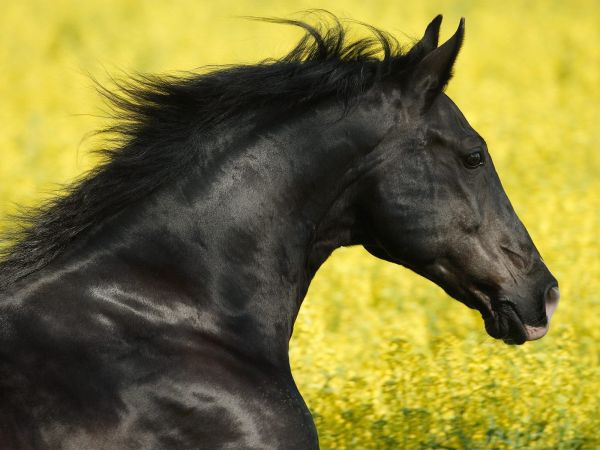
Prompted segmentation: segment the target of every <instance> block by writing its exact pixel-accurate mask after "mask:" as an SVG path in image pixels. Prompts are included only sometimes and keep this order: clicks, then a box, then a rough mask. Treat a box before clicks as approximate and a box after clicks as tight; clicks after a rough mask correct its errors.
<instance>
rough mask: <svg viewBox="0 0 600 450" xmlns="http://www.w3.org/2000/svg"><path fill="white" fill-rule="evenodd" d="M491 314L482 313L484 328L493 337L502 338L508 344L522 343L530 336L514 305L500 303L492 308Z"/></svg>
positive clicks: (487, 312)
mask: <svg viewBox="0 0 600 450" xmlns="http://www.w3.org/2000/svg"><path fill="white" fill-rule="evenodd" d="M490 311H491V314H490V313H489V311H486V313H485V314H483V313H482V316H483V320H484V323H485V329H486V331H487V332H488V334H489V335H490V336H491V337H493V338H495V339H502V340H503V341H504V343H506V344H509V345H522V344H524V343H525V342H526V341H528V340H532V339H531V338H530V333H529V331H528V330H527V328H526V327H525V325H524V324H523V321H522V320H521V318H520V317H519V315H518V314H517V312H516V311H515V309H514V307H512V306H511V305H510V304H507V303H501V304H500V306H499V307H497V308H492V309H491V310H490Z"/></svg>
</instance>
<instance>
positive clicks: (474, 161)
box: [465, 150, 483, 169]
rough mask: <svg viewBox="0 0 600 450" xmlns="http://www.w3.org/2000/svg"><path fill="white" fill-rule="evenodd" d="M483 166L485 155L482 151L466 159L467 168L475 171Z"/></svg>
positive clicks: (470, 154)
mask: <svg viewBox="0 0 600 450" xmlns="http://www.w3.org/2000/svg"><path fill="white" fill-rule="evenodd" d="M481 165H483V153H482V152H481V151H480V150H478V151H476V152H473V153H469V154H468V155H467V156H466V157H465V166H467V167H468V168H469V169H474V168H475V167H479V166H481Z"/></svg>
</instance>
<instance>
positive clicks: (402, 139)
mask: <svg viewBox="0 0 600 450" xmlns="http://www.w3.org/2000/svg"><path fill="white" fill-rule="evenodd" d="M440 21H441V17H438V18H436V19H435V20H434V21H433V22H432V24H430V26H429V27H428V29H427V31H426V34H425V36H424V38H423V40H422V41H420V42H419V43H418V44H417V45H416V46H415V48H414V49H413V50H411V52H412V56H410V57H405V59H404V63H403V65H402V66H401V67H400V70H399V72H398V73H397V74H396V73H395V72H394V67H393V64H390V65H389V66H386V67H387V68H388V69H389V70H388V72H387V73H385V71H383V73H377V74H376V76H375V75H374V76H373V77H372V79H371V80H370V82H369V83H368V84H365V86H363V87H364V89H363V88H361V89H359V90H358V91H357V92H354V93H353V94H352V96H351V98H350V100H351V103H352V104H351V105H348V102H339V101H338V99H337V98H335V96H331V95H322V96H321V98H319V99H318V101H312V100H311V101H298V102H296V104H295V106H294V107H293V108H290V109H284V110H282V109H280V110H279V111H280V112H281V111H283V112H282V113H281V114H266V115H263V116H258V117H257V115H256V114H255V112H254V111H252V110H249V111H241V112H239V114H238V115H237V116H236V120H235V125H236V126H232V125H233V123H232V122H231V120H230V121H225V122H223V124H212V125H211V128H210V130H211V132H210V133H209V134H207V133H206V132H205V131H204V132H200V131H197V130H196V131H195V129H193V127H192V129H193V130H192V131H191V132H190V134H189V135H187V138H186V139H185V140H184V141H185V142H184V143H179V142H178V143H177V145H180V148H179V149H178V151H180V152H181V155H182V158H184V157H185V156H184V155H186V154H189V153H190V152H196V153H197V152H201V151H202V152H208V153H206V154H209V155H210V157H208V156H207V157H206V158H205V159H203V160H201V161H198V160H196V162H195V163H194V164H189V165H187V166H186V167H185V170H179V171H178V172H177V175H176V176H173V177H170V178H168V179H165V180H164V182H162V183H157V185H156V188H155V189H154V188H153V189H149V190H148V192H147V193H146V195H139V193H136V192H133V190H132V191H131V192H132V194H131V198H134V199H135V201H131V202H130V203H129V204H127V206H126V207H119V208H118V211H115V212H111V214H106V215H105V216H102V214H100V215H99V216H100V217H102V219H101V220H98V221H97V223H94V224H93V225H89V224H88V225H86V226H79V228H78V227H76V226H74V225H73V227H72V228H73V229H75V230H77V232H73V233H72V234H73V236H72V237H68V239H67V238H65V234H64V232H63V231H61V232H60V235H57V238H56V239H57V241H60V242H63V241H64V242H67V243H68V245H67V244H65V245H62V244H61V246H60V250H56V251H54V250H55V247H52V246H51V243H49V244H48V247H47V248H46V251H45V252H40V253H39V255H40V256H39V258H38V261H40V262H39V263H36V261H35V259H36V258H32V257H31V255H37V253H35V252H36V251H39V249H38V247H39V244H35V245H34V244H33V243H36V242H38V241H36V240H35V236H33V234H32V235H30V236H25V237H24V238H23V242H25V243H26V244H27V243H29V244H28V245H30V249H29V250H27V251H29V252H30V253H27V251H24V250H23V248H28V247H26V246H22V248H21V249H20V248H19V247H15V249H14V250H13V253H12V256H10V255H9V257H8V258H7V259H6V261H5V263H4V266H0V270H3V271H4V272H1V271H0V274H2V273H3V275H2V276H3V277H4V284H3V287H2V290H1V291H0V399H1V400H0V446H1V447H2V448H7V449H8V448H10V449H73V450H80V449H119V450H122V449H157V450H158V449H197V448H202V449H225V448H229V449H286V450H293V449H298V450H308V449H315V448H317V447H318V440H317V432H316V430H315V426H314V423H313V421H312V418H311V415H310V412H309V410H308V408H307V407H306V405H305V403H304V401H303V399H302V397H301V396H300V394H299V392H298V389H297V388H296V385H295V383H294V380H293V378H292V374H291V371H290V365H289V359H288V342H289V339H290V336H291V334H292V330H293V325H294V320H295V318H296V315H297V314H298V311H299V308H300V305H301V303H302V300H303V298H304V296H305V294H306V291H307V289H308V286H309V283H310V281H311V279H312V278H313V276H314V274H315V272H316V271H317V269H318V268H319V266H320V265H321V264H322V263H323V262H324V261H325V260H326V258H327V257H328V256H329V255H330V253H331V252H332V251H333V250H334V249H335V248H337V247H340V246H347V245H364V246H365V248H367V250H369V251H370V252H371V253H373V254H374V255H375V256H378V257H381V258H383V259H386V260H389V261H392V262H395V263H399V264H402V265H405V266H407V267H409V268H411V269H413V270H415V271H416V272H418V273H420V274H422V275H424V276H426V277H428V278H430V279H432V280H433V281H434V282H436V283H438V284H439V285H440V286H442V287H443V288H444V289H446V291H447V292H448V293H449V294H450V295H452V296H454V297H456V298H458V299H459V300H460V301H462V302H464V303H466V304H467V305H468V306H471V307H474V308H478V309H479V310H480V311H481V312H482V315H483V317H484V319H485V322H486V327H487V329H488V331H489V332H490V334H492V335H493V336H495V337H498V338H503V339H505V340H506V341H508V342H513V343H523V342H524V341H525V340H527V339H528V338H536V337H538V336H537V335H535V333H536V332H537V333H538V334H539V333H540V332H539V330H540V329H542V328H543V329H544V330H545V329H546V328H547V315H548V316H549V315H551V309H552V308H550V310H549V309H548V303H552V302H554V303H555V301H557V294H558V291H557V289H555V286H556V281H555V280H554V278H553V277H552V276H551V275H550V273H549V272H548V270H547V269H546V267H545V265H544V264H543V262H542V261H541V258H540V256H539V254H538V252H537V250H536V249H535V247H534V246H533V243H532V242H531V239H530V238H529V236H528V234H527V232H526V230H525V228H524V227H523V225H522V224H521V222H520V221H519V220H518V218H517V217H516V215H515V213H514V211H513V209H512V207H511V205H510V202H509V201H508V199H507V197H506V195H505V194H504V191H503V189H502V186H501V184H500V181H499V180H498V177H497V175H496V172H495V170H494V168H493V165H492V162H491V159H490V156H489V154H488V152H487V148H486V145H485V142H484V141H483V139H482V138H481V137H480V136H479V135H478V134H477V133H476V132H475V131H474V130H473V129H472V128H471V127H470V126H469V124H468V123H467V121H466V119H465V118H464V117H463V115H462V114H461V113H460V111H459V110H458V108H457V107H456V106H455V105H454V103H452V101H451V100H450V99H449V98H448V97H447V96H446V95H445V94H443V93H442V89H443V87H444V86H445V84H446V83H447V82H448V80H449V78H450V71H451V68H452V65H453V63H454V60H455V59H456V56H457V54H458V50H459V48H460V45H461V43H462V36H463V24H462V22H461V26H460V27H459V30H458V31H457V33H456V34H455V36H454V37H453V38H452V39H450V40H449V41H448V42H447V43H445V44H444V45H443V46H441V47H437V35H438V29H439V25H440ZM301 26H305V27H307V26H306V25H305V24H304V25H301ZM309 31H310V30H309ZM313 31H314V30H313ZM338 31H339V30H338ZM315 39H316V42H317V44H318V43H319V39H321V41H320V44H319V45H323V46H327V45H330V44H331V42H328V41H327V39H326V38H325V37H324V35H323V34H322V33H321V34H320V35H318V36H316V37H315ZM382 42H383V41H382ZM317 44H312V45H313V47H310V48H313V50H314V49H316V50H315V51H317V50H318V47H319V45H317ZM306 48H309V47H306ZM306 48H305V49H304V50H305V53H304V54H303V55H304V56H302V57H303V58H304V60H302V61H301V62H300V64H305V65H309V64H315V65H317V64H318V63H319V61H320V62H321V64H323V65H326V63H327V62H328V61H329V59H328V58H333V57H335V56H336V55H337V58H338V59H337V64H340V65H341V64H346V65H349V64H352V63H353V61H354V63H356V62H357V61H358V62H360V58H359V57H358V56H357V55H350V57H348V58H346V59H347V60H344V59H343V58H342V56H341V54H340V53H339V52H340V51H341V50H340V49H338V50H337V51H338V53H337V54H335V52H334V51H333V50H331V49H330V51H332V52H333V53H332V55H333V56H331V55H329V56H327V55H326V57H325V58H324V59H323V60H319V58H318V57H316V56H314V55H313V56H310V55H309V56H306V55H307V53H306ZM300 53H302V52H300ZM296 56H298V55H296ZM311 58H313V59H311ZM386 58H387V60H389V61H392V62H393V57H388V56H386ZM291 59H293V58H290V60H291ZM334 59H335V58H334ZM384 59H385V58H384ZM323 61H325V62H323ZM365 61H367V62H368V64H371V65H373V64H379V63H374V62H373V61H372V60H370V59H368V60H365ZM284 62H285V61H284ZM296 63H297V61H296ZM365 64H366V63H365ZM369 67H371V66H369ZM373 67H374V66H373ZM377 67H379V68H381V66H380V65H378V66H377ZM355 72H356V70H354V69H353V72H352V73H355ZM348 73H349V72H348ZM373 73H375V72H373ZM324 82H325V81H324ZM329 82H331V81H329ZM336 82H337V81H336ZM181 86H183V87H185V86H187V88H189V90H190V95H192V94H193V90H192V88H191V86H190V85H185V84H182V85H181ZM256 88H257V89H258V86H256ZM146 100H148V98H146ZM224 101H226V99H225V100H224ZM159 106H160V105H159ZM263 108H267V110H268V105H266V106H265V105H263ZM158 110H160V108H159V109H158ZM163 110H164V108H163ZM163 110H160V111H163ZM193 110H194V108H192V107H190V108H187V106H186V111H188V112H189V111H192V112H193ZM165 117H166V116H165ZM192 117H193V114H192ZM198 120H200V119H198ZM146 125H148V123H146ZM151 125H152V124H151ZM154 125H155V126H156V127H158V128H157V129H160V126H161V124H160V123H159V121H157V122H156V123H155V124H154ZM139 131H140V130H139V129H137V132H138V133H139ZM146 131H148V130H146ZM148 136H149V137H148ZM148 136H146V137H145V140H144V139H141V140H139V142H142V143H144V142H150V144H152V143H153V142H155V141H154V140H153V138H154V137H155V136H154V135H152V134H149V135H148ZM138 137H139V136H138ZM161 138H162V136H161V135H158V136H157V137H156V139H161ZM136 142H138V141H136ZM139 142H138V143H139ZM160 142H163V141H160ZM164 142H166V140H165V141H164ZM150 144H148V145H150ZM166 145H167V144H165V146H166ZM169 145H170V144H169ZM149 148H151V146H150V147H149ZM207 148H208V149H209V150H207ZM124 151H127V149H125V150H124ZM153 151H159V150H157V149H154V150H153ZM165 151H166V150H165ZM147 153H149V154H150V156H146V157H149V158H152V157H153V156H152V152H150V151H148V152H147ZM473 153H478V155H477V156H472V154H473ZM140 155H143V153H140ZM470 155H471V156H470ZM115 158H118V156H115ZM140 161H141V162H140ZM190 161H191V160H190ZM477 161H479V162H481V164H475V163H476V162H477ZM136 162H137V164H139V165H143V164H144V160H143V157H140V158H139V160H138V161H136ZM130 166H131V167H133V168H135V167H136V165H135V164H134V163H131V164H130ZM155 166H156V170H158V171H159V170H162V169H163V168H162V167H160V165H159V164H155ZM143 167H145V168H146V167H148V165H145V166H143ZM140 170H141V169H140ZM124 173H125V174H126V176H128V177H132V178H135V177H136V176H140V175H139V173H138V172H136V171H135V170H132V171H131V172H127V171H125V172H124ZM93 176H96V177H100V178H96V179H97V180H98V179H100V180H101V181H102V182H103V183H105V185H106V186H108V185H110V181H109V180H108V179H102V178H101V177H103V176H104V177H105V178H107V177H106V175H103V174H102V173H99V174H98V173H97V174H93V175H92V178H93ZM114 179H118V178H114ZM117 184H118V183H117ZM81 186H83V187H81ZM86 186H87V185H85V183H84V184H83V185H80V186H79V187H76V188H75V189H74V190H73V192H72V193H71V195H72V196H74V198H79V197H77V195H81V197H80V200H78V201H79V202H80V203H81V202H86V201H89V198H90V196H91V194H86V195H83V194H81V192H87V191H86V189H87V188H86ZM122 186H123V190H124V192H126V189H127V188H126V186H130V185H129V184H127V183H126V180H125V181H123V184H122ZM117 187H118V186H117ZM90 189H91V188H90ZM106 189H107V190H108V191H107V192H110V193H111V196H112V197H114V196H118V195H120V194H119V192H120V191H119V190H113V191H110V189H115V188H114V187H113V188H110V187H107V188H106ZM89 192H95V191H92V190H90V191H89ZM99 192H101V191H99ZM96 195H100V194H96ZM102 198H103V197H102ZM110 201H111V199H110V198H106V199H104V198H103V200H102V202H97V203H98V204H104V203H103V202H110ZM67 204H68V203H67ZM59 206H60V205H59ZM74 207H75V206H74ZM55 208H56V207H55ZM50 209H51V208H50ZM63 209H68V208H66V207H64V205H63ZM98 211H100V213H101V212H102V210H101V208H100V209H99V210H98ZM98 211H97V212H98ZM46 213H47V212H46ZM61 214H62V215H60V214H56V216H57V217H59V218H60V219H61V220H62V221H63V222H60V220H58V219H57V220H55V222H56V221H58V222H60V224H81V223H84V222H82V221H79V222H78V221H77V220H78V218H77V217H74V218H70V219H69V217H67V216H66V215H64V214H63V213H61ZM79 214H82V215H85V214H87V212H86V211H85V210H84V209H83V208H81V209H80V211H79ZM42 217H44V216H43V214H42ZM49 217H52V215H50V216H49ZM44 220H45V219H44ZM69 220H70V222H69ZM48 222H50V221H48ZM40 223H43V222H42V220H40V221H38V223H37V225H36V224H34V227H35V226H38V228H40V227H41V225H40ZM44 223H45V222H44ZM50 226H51V225H47V227H50ZM65 227H67V225H64V226H63V227H62V228H60V227H57V229H61V230H64V228H65ZM67 228H68V227H67ZM33 229H34V232H35V233H38V231H35V228H33ZM43 232H44V230H41V231H39V233H38V234H39V235H42V234H40V233H43ZM32 233H33V232H32ZM32 236H33V237H32ZM23 245H25V244H23ZM58 247H59V246H56V248H58ZM48 249H53V250H52V251H53V253H52V256H51V257H47V256H46V255H47V254H48V252H49V250H48ZM15 255H16V256H15ZM27 255H29V256H27ZM11 258H12V259H11ZM19 258H21V259H20V260H19ZM28 258H29V259H28ZM19 261H26V263H22V264H20V263H19ZM1 280H2V278H1V277H0V281H1ZM548 311H550V312H548ZM532 330H534V331H532ZM535 330H538V331H535ZM544 332H545V331H544ZM315 351H318V349H315Z"/></svg>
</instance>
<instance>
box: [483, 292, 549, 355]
mask: <svg viewBox="0 0 600 450" xmlns="http://www.w3.org/2000/svg"><path fill="white" fill-rule="evenodd" d="M559 299H560V292H559V289H558V286H556V285H555V284H553V285H551V286H549V287H548V288H547V289H546V290H545V292H544V310H545V313H544V317H541V318H539V319H538V320H534V321H533V322H529V321H528V320H527V319H526V318H525V317H523V314H522V313H521V312H520V311H519V308H518V306H517V305H516V304H515V303H514V302H512V301H510V300H508V299H506V298H499V299H496V300H495V301H492V302H491V308H489V310H488V311H487V312H486V314H484V315H483V318H484V321H485V328H486V331H487V332H488V334H489V335H490V336H492V337H494V338H496V339H502V340H503V341H504V342H505V343H507V344H511V345H515V344H516V345H521V344H524V343H525V342H527V341H535V340H536V339H540V338H542V337H544V336H545V335H546V333H547V332H548V329H549V325H550V319H551V318H552V315H553V314H554V311H556V308H557V306H558V302H559Z"/></svg>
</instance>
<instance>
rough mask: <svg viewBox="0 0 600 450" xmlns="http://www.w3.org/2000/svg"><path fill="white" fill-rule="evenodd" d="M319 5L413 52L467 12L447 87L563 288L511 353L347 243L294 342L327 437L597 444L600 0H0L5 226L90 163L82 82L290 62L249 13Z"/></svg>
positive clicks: (388, 444)
mask: <svg viewBox="0 0 600 450" xmlns="http://www.w3.org/2000/svg"><path fill="white" fill-rule="evenodd" d="M314 7H320V8H326V9H329V10H331V11H333V12H335V13H337V14H339V15H341V16H346V17H351V18H353V19H357V20H360V21H363V22H367V23H370V24H373V25H376V26H379V27H381V28H383V29H386V30H388V31H390V32H393V33H394V34H395V35H397V36H398V38H399V39H400V40H401V41H402V42H404V43H406V44H407V45H410V43H411V42H412V39H413V38H418V37H420V36H421V34H422V32H423V30H424V27H425V25H426V24H427V23H428V22H429V20H431V18H433V17H434V16H435V15H436V14H437V13H443V14H444V17H445V18H444V23H443V25H442V39H444V38H447V37H448V36H449V35H450V34H451V33H453V32H454V30H455V29H456V26H457V24H458V20H459V18H460V17H461V16H465V17H466V38H465V44H464V47H463V50H462V52H461V54H460V56H459V58H458V62H457V65H456V74H455V77H454V79H453V80H452V82H451V83H450V86H449V90H448V93H449V95H450V96H451V97H452V98H453V99H454V100H455V102H456V103H457V104H458V105H459V107H460V108H461V109H462V111H463V112H464V113H465V115H466V116H467V118H468V119H469V121H470V122H471V123H472V125H473V126H474V127H475V128H476V129H477V130H478V131H479V132H480V133H481V135H482V136H484V137H485V139H486V140H487V142H488V145H489V148H490V151H491V153H492V156H493V157H494V160H495V164H496V167H497V170H498V172H499V175H500V177H501V179H502V181H503V183H504V186H505V188H506V191H507V193H508V195H509V197H510V198H511V200H512V202H513V205H514V207H515V209H516V211H517V213H518V214H519V216H520V217H521V219H522V220H523V222H524V223H525V225H526V226H527V228H528V230H529V232H530V234H531V235H532V237H533V240H534V241H535V243H536V245H537V247H538V248H539V250H540V252H541V253H542V255H543V257H544V259H545V261H546V263H547V264H548V266H549V267H550V269H551V270H552V272H553V273H554V275H555V276H556V277H557V278H558V280H559V283H560V289H561V294H562V300H561V304H560V306H559V309H558V311H557V313H556V314H555V316H554V319H553V323H552V328H551V331H550V333H549V335H548V336H547V337H545V338H544V339H542V340H541V341H536V342H530V343H527V344H525V345H524V346H520V347H509V346H507V345H505V344H503V343H502V342H498V341H494V340H493V339H492V338H490V337H488V336H487V334H486V333H485V331H484V328H483V323H482V320H481V319H480V317H479V315H478V313H477V312H475V311H471V310H468V309H467V308H466V307H464V306H463V305H461V304H459V303H458V302H456V301H454V300H452V299H450V298H449V297H447V296H446V295H445V294H444V293H443V291H442V290H441V289H439V288H438V287H437V286H435V285H433V284H432V283H431V282H429V281H427V280H424V279H422V278H419V277H418V276H416V275H414V274H413V273H411V272H409V271H408V270H406V269H403V268H401V267H397V266H393V265H390V264H388V263H384V262H381V261H378V260H376V259H374V258H373V257H371V256H369V255H367V253H366V252H365V251H363V250H361V249H358V248H351V249H342V250H339V251H337V252H336V253H335V254H334V255H333V257H332V258H331V259H330V260H329V261H328V262H327V263H326V264H325V266H324V267H323V268H322V269H321V271H320V272H319V273H318V275H317V277H316V279H315V281H314V283H313V285H312V286H311V289H310V292H309V295H308V297H307V299H306V300H305V303H304V306H303V308H302V310H301V313H300V316H299V318H298V322H297V324H296V329H295V334H294V338H293V339H292V343H291V358H292V365H293V368H294V373H295V378H296V380H297V382H298V385H299V388H300V391H301V392H302V393H303V395H304V397H305V399H306V401H307V403H308V405H309V407H310V409H311V410H312V412H313V415H314V417H315V420H316V423H317V427H318V430H319V436H320V441H321V446H322V448H323V449H513V448H520V449H599V448H600V245H599V243H598V241H599V240H600V145H599V143H600V44H599V43H600V26H599V24H600V3H599V2H598V1H597V0H569V1H568V2H567V1H550V0H548V1H541V0H540V1H524V0H523V1H516V0H514V1H502V2H498V1H488V0H484V1H477V2H475V1H471V0H455V1H442V0H431V1H427V2H422V1H417V0H412V1H410V2H400V1H391V0H381V1H380V0H374V1H371V2H364V1H358V0H346V1H342V0H319V2H310V1H307V0H289V1H285V2H281V1H280V2H276V1H273V0H265V1H261V2H253V1H250V0H238V1H236V2H233V1H221V2H209V1H206V0H204V1H192V0H180V1H174V2H167V1H158V0H152V1H150V0H149V1H144V2H142V1H129V0H121V1H117V0H103V1H100V0H87V1H85V2H82V1H76V0H54V1H52V2H48V1H42V0H26V1H18V0H4V1H3V2H2V8H1V9H2V12H1V14H0V29H1V30H2V34H1V36H0V99H1V101H0V220H2V221H3V222H2V225H1V227H6V226H10V223H9V221H8V220H5V219H6V218H7V217H8V215H9V214H10V213H11V212H14V211H15V208H16V206H15V204H17V203H18V204H25V205H31V204H35V203H36V202H39V201H41V200H42V199H44V198H47V196H48V195H50V194H51V192H52V191H53V190H55V189H56V187H57V185H58V184H59V183H65V182H69V181H70V180H72V179H74V178H75V177H76V176H78V175H80V174H81V173H82V172H84V171H85V170H87V169H89V168H90V167H91V166H92V165H93V164H94V163H95V162H96V160H95V157H94V156H93V154H92V152H91V150H93V149H94V148H97V147H98V146H99V145H101V142H99V141H98V139H97V138H94V137H90V132H91V131H94V130H96V129H98V128H99V127H101V126H103V125H106V124H107V121H106V119H104V118H103V117H102V116H103V114H104V113H103V109H102V108H103V104H102V101H101V99H100V97H99V96H98V95H97V94H96V93H95V90H94V87H93V83H92V82H91V81H90V75H91V76H93V77H94V78H97V79H98V80H100V81H101V82H107V81H108V80H109V76H110V75H117V76H123V75H124V73H127V72H158V73H174V72H176V71H178V70H188V69H193V68H197V67H199V66H203V65H207V64H222V63H241V62H243V63H250V62H254V61H259V60H262V59H264V58H267V57H272V56H279V55H282V54H283V53H285V51H286V50H287V49H289V48H290V46H291V45H292V44H293V43H294V42H295V40H297V39H298V38H299V36H300V33H299V32H298V31H295V30H293V29H287V28H285V27H281V26H276V25H268V24H261V23H257V22H252V21H245V20H242V19H240V18H239V16H244V15H256V16H285V17H289V16H290V15H291V14H293V13H295V12H297V11H300V10H305V9H309V8H314ZM357 32H359V33H360V30H358V31H357ZM0 401H1V400H0Z"/></svg>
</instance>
